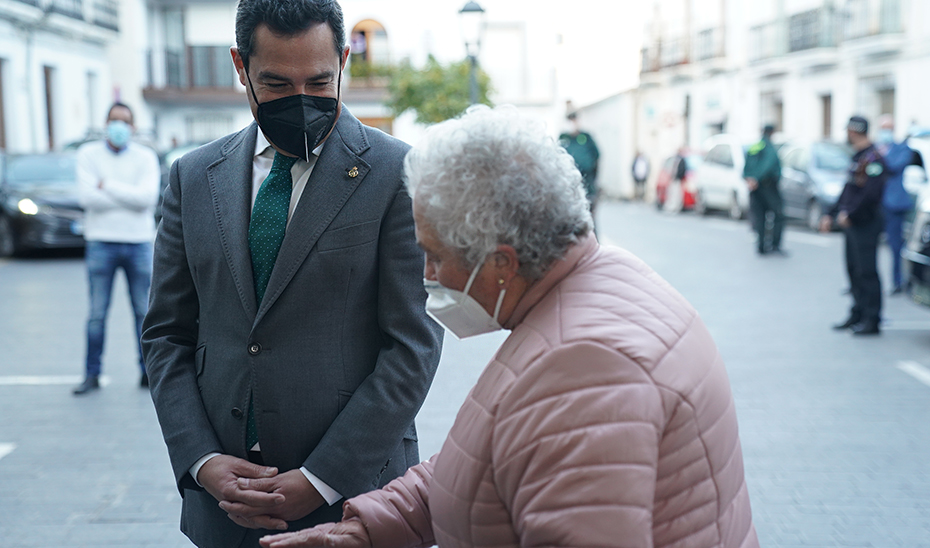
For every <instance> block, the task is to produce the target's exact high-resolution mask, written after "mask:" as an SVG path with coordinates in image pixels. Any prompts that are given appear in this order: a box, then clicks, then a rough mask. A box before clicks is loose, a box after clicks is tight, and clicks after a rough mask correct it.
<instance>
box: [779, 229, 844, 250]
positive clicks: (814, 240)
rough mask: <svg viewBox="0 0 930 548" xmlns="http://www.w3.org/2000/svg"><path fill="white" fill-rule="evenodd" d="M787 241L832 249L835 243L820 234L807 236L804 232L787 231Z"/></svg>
mask: <svg viewBox="0 0 930 548" xmlns="http://www.w3.org/2000/svg"><path fill="white" fill-rule="evenodd" d="M785 239H786V240H788V241H789V242H792V243H797V244H807V245H816V246H818V247H830V245H831V243H832V242H833V239H832V238H829V237H827V236H820V235H818V234H805V233H803V232H789V231H787V230H786V231H785Z"/></svg>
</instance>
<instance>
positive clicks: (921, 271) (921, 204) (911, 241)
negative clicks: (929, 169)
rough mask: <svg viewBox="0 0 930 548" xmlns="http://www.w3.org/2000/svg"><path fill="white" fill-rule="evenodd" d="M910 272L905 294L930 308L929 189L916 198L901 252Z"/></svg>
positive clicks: (925, 189)
mask: <svg viewBox="0 0 930 548" xmlns="http://www.w3.org/2000/svg"><path fill="white" fill-rule="evenodd" d="M901 255H902V257H903V258H904V262H905V266H906V267H907V270H908V271H909V272H910V274H909V276H908V283H907V293H908V295H910V296H911V299H913V300H914V302H916V303H918V304H922V305H924V306H930V188H924V189H923V192H921V193H920V195H918V197H917V208H916V210H915V212H914V222H913V223H912V224H911V231H910V236H909V237H908V240H907V247H906V248H905V249H904V250H903V251H902V252H901Z"/></svg>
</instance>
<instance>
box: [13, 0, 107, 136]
mask: <svg viewBox="0 0 930 548" xmlns="http://www.w3.org/2000/svg"><path fill="white" fill-rule="evenodd" d="M117 7H118V2H117V0H94V1H89V0H0V150H3V151H5V152H8V153H35V152H47V151H50V150H59V149H61V148H63V147H65V146H67V145H68V144H71V143H74V142H76V141H80V140H82V139H84V138H86V137H87V135H88V133H89V132H92V131H93V130H101V129H102V128H103V126H104V123H105V119H106V110H107V108H109V106H110V104H111V103H112V102H113V101H114V100H115V99H116V98H117V96H116V92H115V90H113V89H112V88H111V87H110V66H109V63H108V59H107V47H108V45H109V44H110V43H112V42H114V41H115V40H116V39H117V38H118V29H119V21H118V13H117V11H118V10H117Z"/></svg>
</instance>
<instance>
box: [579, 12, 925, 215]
mask: <svg viewBox="0 0 930 548" xmlns="http://www.w3.org/2000/svg"><path fill="white" fill-rule="evenodd" d="M651 13H652V14H651V17H650V20H649V22H648V24H647V28H646V33H645V43H644V45H643V50H642V68H641V73H640V86H639V88H638V89H636V90H632V91H630V92H626V93H623V94H621V95H620V96H618V97H617V98H614V99H613V100H615V101H626V102H632V103H634V104H635V111H636V115H635V119H633V120H629V121H628V122H627V125H632V126H633V127H634V128H635V129H634V131H633V133H634V134H635V135H634V136H633V137H632V138H631V139H630V141H629V142H626V143H624V146H622V150H623V151H624V154H632V151H633V150H634V149H636V148H640V149H642V150H643V151H644V152H645V153H646V154H647V156H648V157H649V158H650V160H651V163H652V165H653V168H654V169H653V179H654V176H655V172H656V169H655V167H657V166H659V165H661V161H662V160H663V159H664V158H666V157H668V156H670V155H672V154H674V153H675V151H676V150H677V149H678V148H679V147H681V146H685V147H688V148H691V149H696V150H701V149H702V148H703V143H704V141H705V140H706V139H707V138H708V137H710V136H712V135H715V134H718V133H731V134H735V135H736V136H738V137H739V138H740V139H742V140H744V141H745V142H746V143H749V142H752V141H753V140H755V139H758V137H759V133H760V129H761V127H762V126H763V125H764V124H767V123H772V124H774V125H775V126H776V128H777V131H779V132H780V133H781V135H782V138H784V139H797V140H807V141H811V140H820V139H827V140H834V141H843V140H845V138H846V134H845V125H846V122H847V120H848V119H849V117H850V116H851V115H853V114H859V115H863V116H865V117H866V118H868V119H870V120H872V121H876V119H877V118H878V117H879V116H880V115H882V114H889V115H891V116H893V117H894V119H895V122H896V128H897V134H898V135H897V136H898V137H899V138H901V137H903V136H904V135H905V134H906V133H907V131H908V129H909V128H911V127H913V126H921V125H924V126H930V101H926V100H925V99H924V97H925V96H926V94H927V92H928V90H930V24H928V23H930V2H926V1H924V0H759V1H756V2H738V1H734V0H655V1H654V2H653V5H652V12H651ZM595 107H596V105H595ZM584 110H587V109H583V112H584ZM595 119H596V118H595ZM875 126H877V124H873V127H875ZM594 129H597V128H594ZM628 172H629V170H628V169H624V170H623V172H622V173H621V174H619V176H618V177H617V179H618V180H619V183H618V184H617V185H615V186H614V187H613V190H614V192H613V193H614V194H616V195H619V196H629V195H631V194H632V188H633V185H632V181H631V177H630V175H629V173H628Z"/></svg>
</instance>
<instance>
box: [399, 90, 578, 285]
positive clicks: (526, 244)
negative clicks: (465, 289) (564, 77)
mask: <svg viewBox="0 0 930 548" xmlns="http://www.w3.org/2000/svg"><path fill="white" fill-rule="evenodd" d="M404 167H405V178H406V184H407V190H408V192H409V194H410V196H412V197H413V199H414V200H415V203H416V207H417V212H418V214H419V215H420V216H422V218H424V219H425V220H426V221H427V222H428V223H429V224H430V225H432V227H433V228H434V229H435V231H436V234H437V236H438V238H439V241H440V242H441V243H442V244H443V245H445V246H446V247H448V248H449V249H452V250H454V251H456V252H457V254H458V256H459V258H460V259H461V260H462V262H463V263H464V264H465V265H466V266H467V267H469V268H472V267H474V266H475V265H477V264H478V263H479V262H481V261H483V260H484V259H485V258H486V257H487V256H488V255H489V254H491V253H492V252H493V251H494V250H495V249H496V248H497V246H498V245H501V244H504V245H510V246H512V247H513V248H514V249H515V250H516V252H517V258H518V260H519V262H520V269H519V271H518V272H519V273H520V274H521V275H522V276H524V277H526V278H527V279H529V280H537V279H539V278H541V277H542V276H543V275H544V274H545V273H546V271H548V270H549V268H550V267H551V266H552V265H553V264H554V263H555V261H557V260H560V259H562V258H563V257H564V256H565V253H566V251H567V250H568V248H569V247H570V246H572V245H573V244H575V243H577V242H578V241H579V239H580V238H582V237H583V236H585V235H586V234H588V233H589V232H591V230H592V227H593V221H592V219H591V213H590V211H589V210H588V201H587V199H586V198H585V193H584V187H583V186H582V184H581V173H579V171H578V169H577V168H576V167H575V162H574V160H572V157H571V156H569V155H568V153H567V152H565V150H564V149H563V148H562V147H560V146H559V145H558V143H557V142H556V141H555V139H553V138H552V137H550V136H549V135H548V134H547V132H546V128H545V124H543V123H542V122H541V121H539V120H534V119H531V118H529V117H527V116H523V115H521V114H520V113H519V112H517V109H516V108H514V107H512V106H501V107H497V108H494V109H491V108H488V107H486V106H483V105H477V106H473V107H471V108H469V109H468V110H467V111H466V112H465V114H463V115H462V116H461V117H460V118H456V119H454V120H448V121H446V122H442V123H440V124H437V125H435V126H433V127H431V128H429V129H428V130H427V132H426V135H425V137H424V139H423V142H422V143H421V144H420V145H419V146H417V147H415V148H413V149H412V150H411V151H410V152H409V153H408V154H407V157H406V159H405V160H404Z"/></svg>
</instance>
